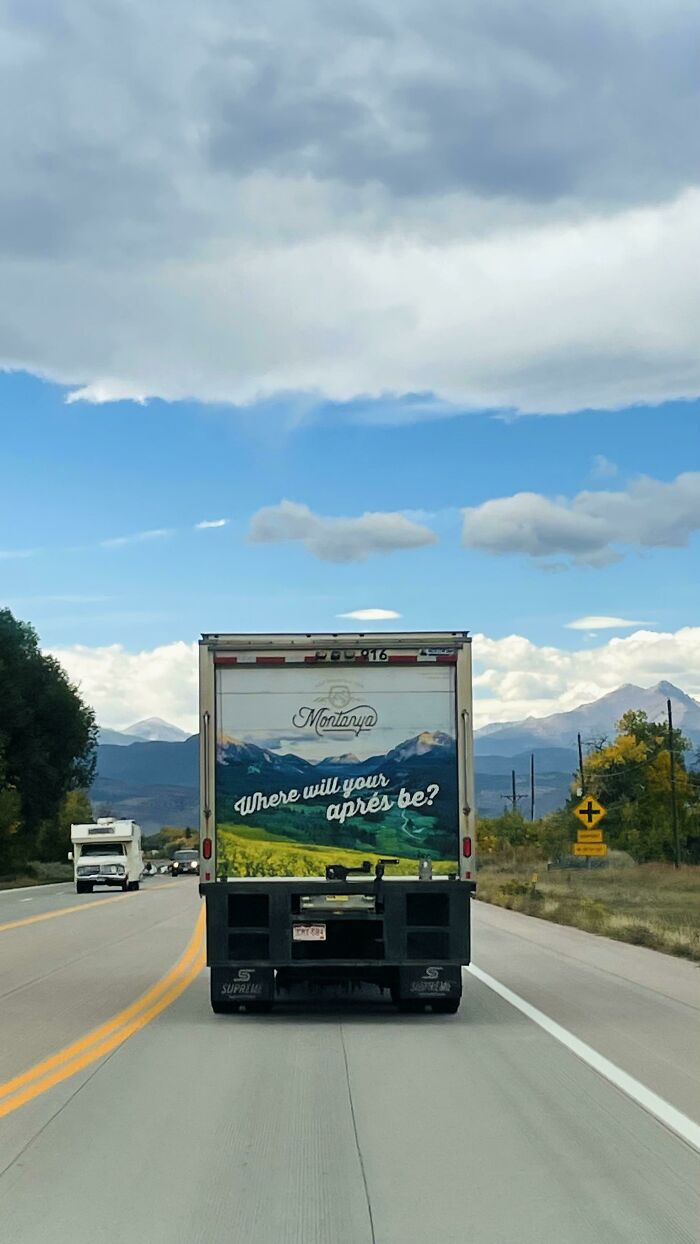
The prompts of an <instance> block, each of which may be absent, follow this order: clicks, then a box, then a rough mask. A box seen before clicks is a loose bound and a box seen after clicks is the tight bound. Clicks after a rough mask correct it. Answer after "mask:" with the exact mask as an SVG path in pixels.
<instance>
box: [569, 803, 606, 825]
mask: <svg viewBox="0 0 700 1244" xmlns="http://www.w3.org/2000/svg"><path fill="white" fill-rule="evenodd" d="M574 816H577V817H578V819H579V821H581V823H582V824H583V825H585V827H586V829H592V828H593V826H594V825H597V824H598V823H599V821H602V819H603V817H604V816H605V808H604V807H603V805H602V803H598V800H597V799H594V798H593V796H592V795H584V797H583V799H582V800H581V802H580V804H579V805H578V807H577V808H574Z"/></svg>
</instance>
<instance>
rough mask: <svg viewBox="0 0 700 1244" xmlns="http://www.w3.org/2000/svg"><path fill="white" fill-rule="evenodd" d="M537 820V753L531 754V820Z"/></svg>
mask: <svg viewBox="0 0 700 1244" xmlns="http://www.w3.org/2000/svg"><path fill="white" fill-rule="evenodd" d="M534 819H535V753H534V752H530V820H531V821H534Z"/></svg>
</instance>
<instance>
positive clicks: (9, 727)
mask: <svg viewBox="0 0 700 1244" xmlns="http://www.w3.org/2000/svg"><path fill="white" fill-rule="evenodd" d="M0 705H2V713H1V714H0V789H8V788H10V789H13V790H14V791H15V792H16V794H17V796H18V798H19V807H20V823H19V826H18V827H17V829H16V831H15V832H14V835H13V849H14V854H15V856H16V858H17V859H21V858H24V859H27V858H29V857H30V855H31V853H32V851H33V849H34V848H35V845H36V837H37V834H38V831H39V829H40V827H41V826H42V825H43V824H44V823H46V822H50V821H53V820H54V819H55V818H56V817H57V816H58V813H59V809H60V807H61V803H62V800H63V799H64V798H65V796H66V795H67V794H68V792H69V791H72V790H78V789H85V788H88V787H89V786H90V784H91V782H92V779H93V776H94V771H95V748H96V741H97V726H96V724H95V715H94V713H93V710H92V709H91V708H89V707H88V706H87V705H86V704H85V703H84V702H83V700H82V698H81V697H80V695H79V693H78V691H77V689H76V688H75V687H74V686H73V685H72V683H71V682H70V680H69V678H68V676H67V675H66V673H65V671H64V670H63V668H62V667H61V665H60V664H59V662H58V661H57V660H56V659H55V658H54V657H51V656H48V655H46V654H45V653H42V652H41V651H40V648H39V641H38V637H37V634H36V631H35V630H34V628H33V627H32V626H30V625H29V624H28V623H27V622H19V621H17V619H15V618H14V617H13V615H12V613H11V612H10V610H9V609H1V610H0Z"/></svg>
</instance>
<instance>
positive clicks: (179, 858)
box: [170, 851, 199, 877]
mask: <svg viewBox="0 0 700 1244" xmlns="http://www.w3.org/2000/svg"><path fill="white" fill-rule="evenodd" d="M186 873H189V874H194V875H196V874H198V873H199V851H176V852H175V854H174V855H173V858H172V861H171V864H170V874H171V876H172V877H183V876H184V875H185V874H186Z"/></svg>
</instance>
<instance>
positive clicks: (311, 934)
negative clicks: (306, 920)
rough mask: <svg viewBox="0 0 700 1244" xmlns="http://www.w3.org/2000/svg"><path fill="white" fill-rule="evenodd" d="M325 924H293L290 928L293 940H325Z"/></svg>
mask: <svg viewBox="0 0 700 1244" xmlns="http://www.w3.org/2000/svg"><path fill="white" fill-rule="evenodd" d="M325 940H326V926H325V924H295V925H294V927H293V929H292V941H294V942H325Z"/></svg>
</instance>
